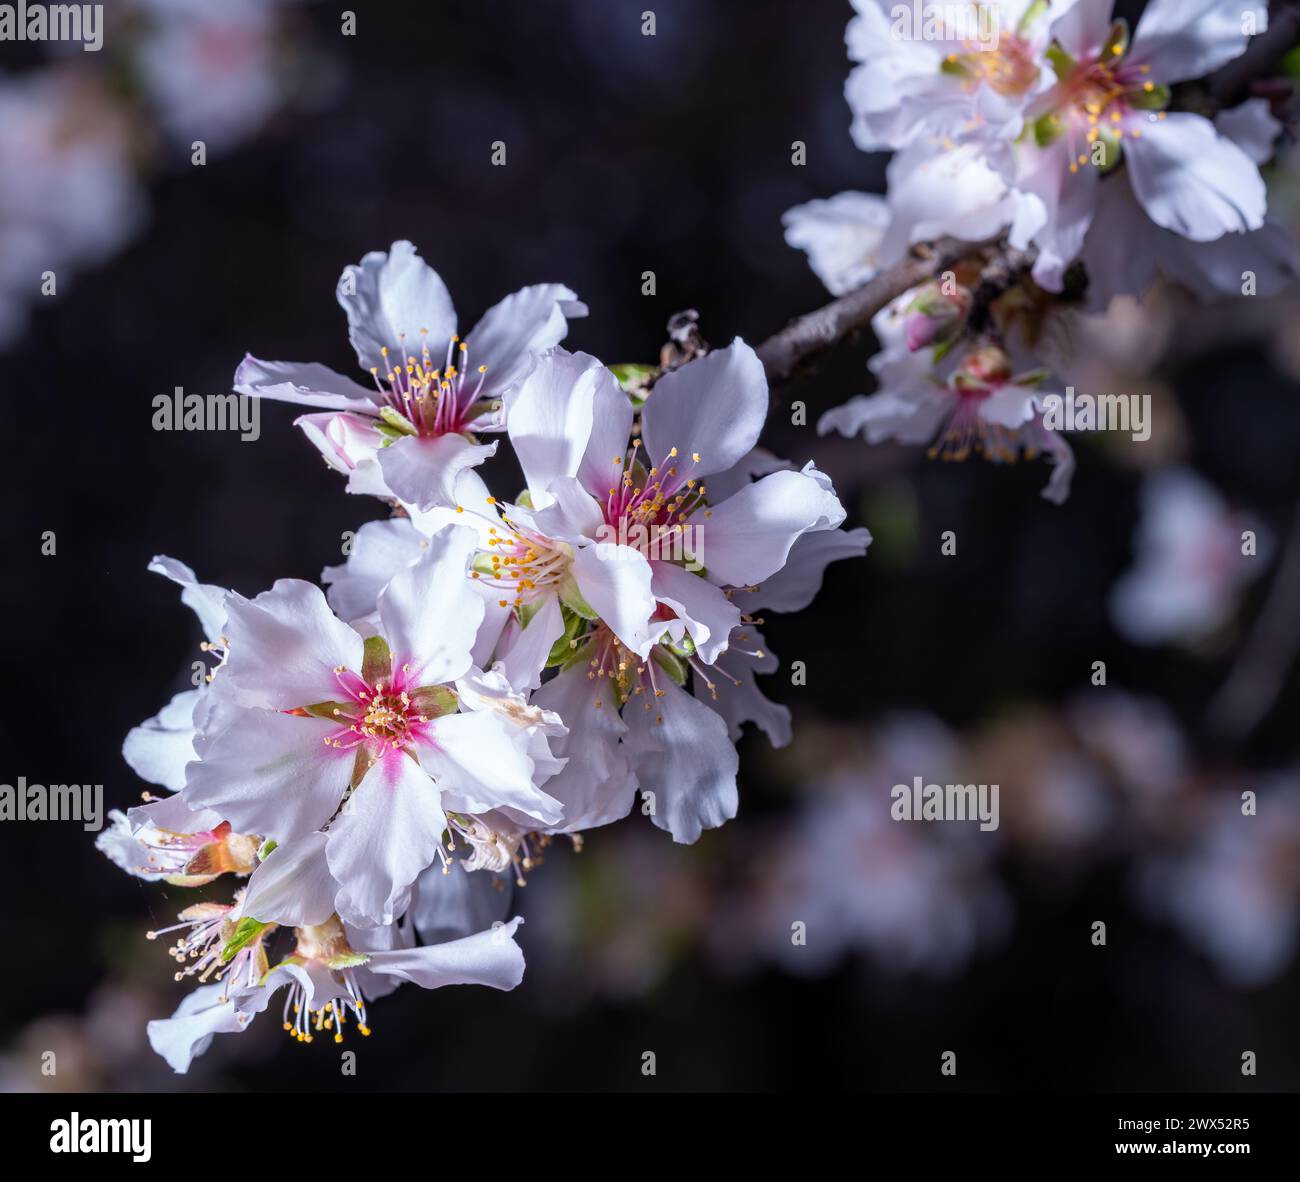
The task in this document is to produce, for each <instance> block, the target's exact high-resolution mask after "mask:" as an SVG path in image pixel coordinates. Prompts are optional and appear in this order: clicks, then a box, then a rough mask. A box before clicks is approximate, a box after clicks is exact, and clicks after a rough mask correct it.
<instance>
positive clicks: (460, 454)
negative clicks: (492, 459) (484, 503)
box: [379, 435, 497, 511]
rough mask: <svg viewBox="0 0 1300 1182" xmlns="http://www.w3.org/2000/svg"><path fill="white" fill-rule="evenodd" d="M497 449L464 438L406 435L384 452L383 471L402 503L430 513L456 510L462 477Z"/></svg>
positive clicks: (385, 479) (387, 481)
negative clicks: (432, 511) (438, 509)
mask: <svg viewBox="0 0 1300 1182" xmlns="http://www.w3.org/2000/svg"><path fill="white" fill-rule="evenodd" d="M496 450H497V445H496V444H495V443H471V442H470V441H469V440H468V439H466V438H465V436H463V435H438V436H435V437H433V438H426V437H424V436H416V435H405V436H403V437H402V438H401V439H398V440H397V441H396V442H394V443H391V444H390V445H389V446H388V447H385V448H383V449H382V450H381V451H380V453H379V470H380V471H381V472H382V473H383V474H384V483H385V484H387V485H388V487H389V488H390V489H391V490H392V493H393V496H395V497H396V498H397V499H398V500H399V501H404V502H406V503H407V504H410V505H414V506H415V507H416V508H417V509H420V510H426V511H427V510H429V509H435V508H441V509H454V508H455V507H456V505H457V504H459V492H458V490H459V487H460V478H461V476H462V474H464V473H465V472H468V471H469V470H470V469H471V468H476V467H477V466H478V465H479V464H481V463H482V462H483V461H484V460H486V459H487V458H488V457H489V456H494V455H496Z"/></svg>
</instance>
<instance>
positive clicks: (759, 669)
mask: <svg viewBox="0 0 1300 1182" xmlns="http://www.w3.org/2000/svg"><path fill="white" fill-rule="evenodd" d="M807 536H808V537H818V536H820V535H817V534H809V535H807ZM745 634H746V639H745V641H744V642H741V641H737V645H738V646H739V647H736V648H732V649H729V650H728V652H727V659H726V667H727V672H726V675H725V676H719V677H717V678H716V680H715V685H716V687H717V689H716V694H715V692H714V691H711V690H710V689H709V687H708V685H707V684H705V682H704V679H703V678H701V677H698V676H697V677H696V678H695V696H696V697H697V698H699V700H700V701H701V702H703V703H704V704H705V705H706V706H708V707H709V708H710V709H711V710H716V711H717V712H718V714H720V715H721V716H722V719H723V721H724V722H726V724H727V733H728V734H729V735H730V736H731V741H732V742H733V743H736V742H739V741H740V736H741V729H742V727H743V725H744V724H745V723H747V722H752V723H755V724H757V726H758V729H759V730H761V731H762V732H763V733H764V734H765V735H766V736H767V739H768V742H769V743H771V744H772V746H773V747H784V746H785V745H786V744H787V743H788V742H789V741H790V711H789V710H787V709H786V708H785V707H784V706H781V705H778V704H777V703H776V702H773V701H772V700H771V699H769V698H768V697H766V696H765V695H764V694H763V692H762V691H761V690H760V689H759V688H758V682H757V680H756V679H755V676H754V675H755V674H756V673H775V672H776V670H777V668H778V666H779V665H780V662H779V661H778V660H777V659H776V654H775V653H773V652H772V651H771V650H770V649H767V648H765V647H764V645H763V637H762V636H761V635H760V634H759V632H758V631H757V630H756V629H754V628H746V629H745ZM742 649H743V650H746V651H742ZM752 653H761V654H762V656H752V655H751V654H752ZM737 681H738V682H740V684H739V685H736V684H735V683H736V682H737Z"/></svg>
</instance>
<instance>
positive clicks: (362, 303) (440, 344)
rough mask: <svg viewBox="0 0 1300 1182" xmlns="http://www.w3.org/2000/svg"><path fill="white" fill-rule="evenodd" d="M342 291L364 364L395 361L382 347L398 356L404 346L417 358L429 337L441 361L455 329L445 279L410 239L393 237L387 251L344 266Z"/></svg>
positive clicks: (341, 299)
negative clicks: (423, 257)
mask: <svg viewBox="0 0 1300 1182" xmlns="http://www.w3.org/2000/svg"><path fill="white" fill-rule="evenodd" d="M337 295H338V301H339V303H340V304H341V305H342V306H343V311H344V312H346V313H347V317H348V338H349V340H351V342H352V347H353V348H354V349H356V351H357V359H358V360H359V361H360V362H361V367H362V369H370V368H372V367H376V368H378V369H379V370H380V372H381V373H384V372H387V370H388V368H389V367H390V366H391V361H390V360H388V359H387V358H385V357H384V356H383V354H382V353H381V350H382V349H383V348H385V347H387V349H388V350H389V353H390V354H391V356H392V357H394V358H396V357H397V356H399V354H400V353H401V352H402V351H403V350H405V351H406V352H407V353H408V354H413V355H414V356H417V357H418V356H419V355H420V350H421V348H422V347H423V344H424V342H425V341H426V340H427V341H428V344H429V351H430V352H431V353H432V354H433V355H434V357H436V358H439V360H440V354H441V350H443V349H445V348H446V347H447V342H448V341H449V340H450V339H451V337H452V335H453V334H454V333H455V331H456V309H455V308H454V307H453V306H452V302H451V296H450V295H449V294H448V292H447V286H446V284H444V283H443V281H442V279H441V278H440V277H439V275H438V273H437V272H436V271H435V270H434V269H433V268H432V267H430V266H429V264H428V263H426V262H425V261H424V260H423V259H422V258H420V256H419V255H418V254H416V252H415V247H414V246H412V245H411V244H410V243H409V242H394V243H393V245H392V248H391V249H390V250H388V251H387V252H385V251H382V250H375V251H371V252H370V253H369V254H367V255H366V256H365V257H364V258H363V259H362V260H361V264H360V266H355V265H354V266H350V267H345V268H344V269H343V274H342V276H341V277H340V278H339V283H338V291H337ZM421 330H424V332H423V334H422V332H421Z"/></svg>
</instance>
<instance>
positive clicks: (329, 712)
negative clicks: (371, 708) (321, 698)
mask: <svg viewBox="0 0 1300 1182" xmlns="http://www.w3.org/2000/svg"><path fill="white" fill-rule="evenodd" d="M355 706H356V703H355V702H313V703H312V704H311V705H310V706H304V707H303V709H304V710H305V711H307V713H308V714H310V715H311V716H312V717H313V718H327V719H329V721H330V722H336V721H337V717H336V716H335V714H334V711H335V710H340V711H348V710H351V709H352V708H353V707H355Z"/></svg>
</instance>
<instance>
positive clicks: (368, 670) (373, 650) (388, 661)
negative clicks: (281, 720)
mask: <svg viewBox="0 0 1300 1182" xmlns="http://www.w3.org/2000/svg"><path fill="white" fill-rule="evenodd" d="M392 672H393V654H392V653H390V652H389V651H388V641H386V640H385V639H384V638H383V637H382V636H367V637H366V644H365V649H364V654H363V656H362V658H361V678H362V680H363V681H364V682H365V683H366V684H367V685H374V684H375V682H377V681H380V680H384V681H386V680H387V679H388V678H389V676H390V675H391V674H392ZM307 709H308V710H310V709H311V707H310V706H309V707H308V708H307Z"/></svg>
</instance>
